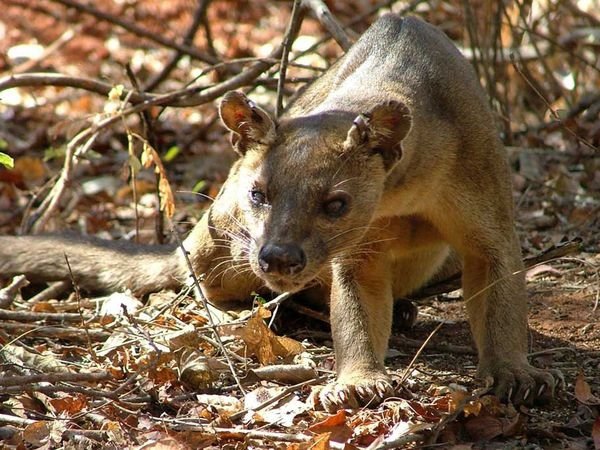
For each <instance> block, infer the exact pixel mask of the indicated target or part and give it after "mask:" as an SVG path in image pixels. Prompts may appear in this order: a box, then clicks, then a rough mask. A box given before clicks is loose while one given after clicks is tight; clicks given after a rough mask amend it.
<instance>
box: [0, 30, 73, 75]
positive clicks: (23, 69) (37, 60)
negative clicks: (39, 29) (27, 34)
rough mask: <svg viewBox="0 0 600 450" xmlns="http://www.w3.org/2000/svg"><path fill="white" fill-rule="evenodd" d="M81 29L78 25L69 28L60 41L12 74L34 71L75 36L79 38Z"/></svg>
mask: <svg viewBox="0 0 600 450" xmlns="http://www.w3.org/2000/svg"><path fill="white" fill-rule="evenodd" d="M81 29H82V26H81V25H78V26H76V27H74V28H68V29H67V30H66V31H65V32H64V33H63V34H61V35H60V36H59V37H58V39H56V40H55V41H54V42H52V43H51V44H50V45H48V47H46V48H45V49H44V51H42V53H41V54H40V55H38V56H36V57H35V58H32V59H30V60H28V61H25V62H24V63H22V64H19V65H18V66H17V67H14V68H13V69H12V70H11V73H13V74H16V73H23V72H29V71H30V70H31V69H33V68H34V67H35V66H37V65H38V64H39V63H41V62H42V61H43V60H44V59H46V58H48V57H49V56H50V55H52V54H53V53H55V52H56V51H58V50H60V49H61V48H62V47H63V46H64V45H65V44H66V43H67V42H69V41H70V40H71V39H73V38H74V37H75V36H77V35H78V34H79V33H80V32H81Z"/></svg>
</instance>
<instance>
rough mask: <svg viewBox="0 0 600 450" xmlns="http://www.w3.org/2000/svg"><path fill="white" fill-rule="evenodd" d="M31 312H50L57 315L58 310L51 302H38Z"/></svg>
mask: <svg viewBox="0 0 600 450" xmlns="http://www.w3.org/2000/svg"><path fill="white" fill-rule="evenodd" d="M31 311H33V312H50V313H55V312H57V311H56V308H55V307H54V305H53V304H52V303H50V302H38V303H36V304H35V305H33V306H32V307H31Z"/></svg>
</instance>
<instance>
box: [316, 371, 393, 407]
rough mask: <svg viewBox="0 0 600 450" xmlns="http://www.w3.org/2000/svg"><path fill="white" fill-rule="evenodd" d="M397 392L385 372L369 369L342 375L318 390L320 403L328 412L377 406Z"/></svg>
mask: <svg viewBox="0 0 600 450" xmlns="http://www.w3.org/2000/svg"><path fill="white" fill-rule="evenodd" d="M394 393H395V390H394V387H393V386H392V383H391V379H390V377H388V376H387V375H386V374H385V373H384V372H380V371H369V372H357V373H352V374H350V375H347V376H344V375H342V376H341V377H339V378H338V379H337V380H336V381H334V382H332V383H329V384H327V385H326V386H325V387H323V388H322V389H321V390H320V391H319V392H318V397H319V403H320V404H321V406H322V407H323V409H325V410H326V411H328V412H335V411H337V410H339V409H343V408H351V409H356V408H359V407H362V406H376V405H378V404H379V403H381V402H382V401H383V400H384V399H386V398H388V397H391V396H393V395H394Z"/></svg>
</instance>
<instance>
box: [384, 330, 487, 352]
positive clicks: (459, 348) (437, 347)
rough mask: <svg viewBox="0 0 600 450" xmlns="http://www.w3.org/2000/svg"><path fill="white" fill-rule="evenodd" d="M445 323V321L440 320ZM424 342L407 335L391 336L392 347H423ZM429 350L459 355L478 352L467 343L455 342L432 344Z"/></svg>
mask: <svg viewBox="0 0 600 450" xmlns="http://www.w3.org/2000/svg"><path fill="white" fill-rule="evenodd" d="M440 323H441V324H443V323H444V322H440ZM422 345H423V342H422V341H420V340H418V339H411V338H407V337H406V336H395V335H392V336H390V347H391V346H395V347H409V348H417V349H419V348H421V346H422ZM427 349H428V350H431V351H436V352H442V353H455V354H458V355H476V354H477V352H476V351H475V350H474V349H473V348H472V347H469V346H466V345H455V344H431V345H429V346H428V347H427Z"/></svg>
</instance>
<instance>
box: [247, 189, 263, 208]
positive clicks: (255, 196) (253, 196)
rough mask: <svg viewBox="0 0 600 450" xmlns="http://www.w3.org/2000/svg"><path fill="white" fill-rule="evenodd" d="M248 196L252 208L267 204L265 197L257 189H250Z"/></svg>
mask: <svg viewBox="0 0 600 450" xmlns="http://www.w3.org/2000/svg"><path fill="white" fill-rule="evenodd" d="M249 196H250V202H251V203H252V204H253V205H254V206H262V205H265V204H266V203H267V196H266V195H265V194H264V192H262V191H260V190H258V189H252V190H251V191H250V192H249Z"/></svg>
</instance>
